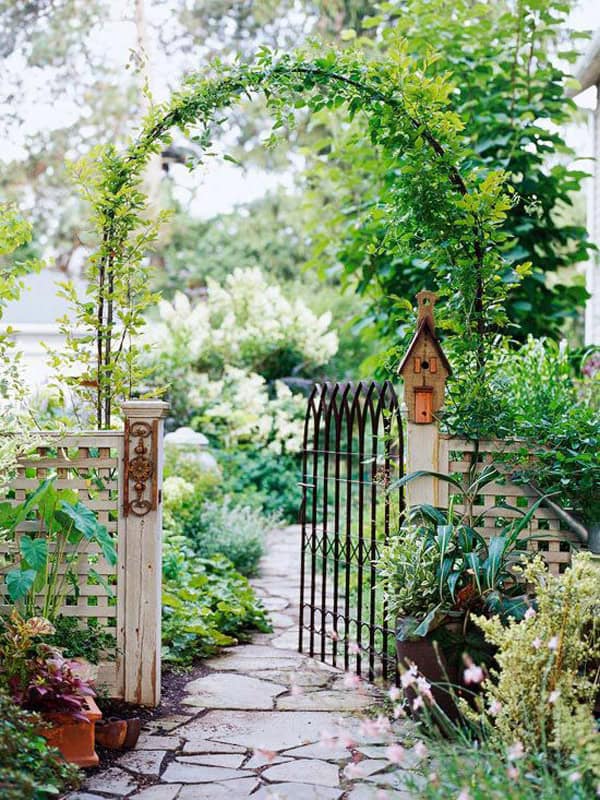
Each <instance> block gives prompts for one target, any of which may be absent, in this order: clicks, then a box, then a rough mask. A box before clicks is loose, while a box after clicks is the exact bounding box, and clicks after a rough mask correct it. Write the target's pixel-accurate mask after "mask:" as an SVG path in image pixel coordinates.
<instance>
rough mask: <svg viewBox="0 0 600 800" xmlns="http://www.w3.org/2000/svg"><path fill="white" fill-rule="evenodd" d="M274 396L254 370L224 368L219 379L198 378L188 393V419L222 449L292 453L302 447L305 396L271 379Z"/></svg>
mask: <svg viewBox="0 0 600 800" xmlns="http://www.w3.org/2000/svg"><path fill="white" fill-rule="evenodd" d="M274 393H275V394H274V397H270V395H269V390H268V386H267V382H266V381H265V379H264V378H263V377H262V376H260V375H257V374H256V373H248V372H245V371H244V370H242V369H238V368H236V367H229V366H228V367H225V370H224V373H223V376H222V378H221V379H220V380H214V381H211V380H209V379H208V378H206V377H205V376H203V377H201V378H200V380H199V381H198V382H197V384H196V386H195V388H194V389H193V390H192V391H191V392H190V396H189V402H190V405H191V407H192V408H193V409H194V416H193V423H194V425H195V426H196V427H197V428H199V429H201V430H202V432H203V433H205V434H206V435H207V436H209V437H211V438H213V440H215V441H216V442H217V443H219V444H221V446H224V447H225V448H232V447H237V446H239V445H240V444H250V443H252V444H253V446H260V447H266V448H267V449H268V450H269V451H270V452H272V453H276V454H281V453H297V452H298V451H299V450H300V448H301V446H302V421H303V418H304V406H305V401H304V399H303V398H302V397H299V396H297V395H293V394H292V392H291V391H290V389H289V388H288V387H287V386H286V385H285V384H284V383H282V382H281V381H276V382H275V386H274Z"/></svg>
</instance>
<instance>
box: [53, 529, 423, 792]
mask: <svg viewBox="0 0 600 800" xmlns="http://www.w3.org/2000/svg"><path fill="white" fill-rule="evenodd" d="M298 535H299V534H298V529H297V528H296V527H290V528H286V529H284V530H277V531H273V532H271V533H270V534H269V536H268V541H267V555H266V557H265V558H264V559H263V562H262V564H261V575H260V578H259V579H257V580H255V581H253V584H254V586H255V587H256V591H257V593H258V594H259V595H260V596H261V598H262V599H263V602H264V604H265V606H266V607H267V609H268V610H269V611H270V612H271V619H272V624H273V629H274V630H273V633H272V634H259V635H256V636H255V637H254V639H253V642H252V644H249V645H241V646H238V647H235V648H232V649H229V650H227V651H225V652H224V653H223V654H222V655H220V656H218V657H215V658H211V659H209V660H208V661H206V662H205V663H206V666H207V667H208V668H209V669H210V670H211V671H210V673H209V674H208V675H206V676H205V677H202V678H198V679H196V680H192V681H190V682H189V683H188V684H187V685H186V687H185V696H184V697H183V698H182V703H181V712H180V713H177V714H175V715H171V716H166V717H160V718H157V719H155V720H153V721H152V722H150V723H149V724H148V725H147V726H146V727H145V729H144V731H143V733H142V736H141V737H140V740H139V743H138V745H137V747H136V749H135V750H133V751H130V752H128V753H125V754H124V755H123V756H121V757H120V758H119V760H118V761H117V765H116V766H113V767H111V768H109V769H107V770H105V771H103V772H100V773H97V774H95V775H93V776H91V777H90V778H89V779H88V780H87V782H86V785H85V787H84V789H82V790H80V791H79V792H76V793H72V794H71V795H69V800H101V798H115V797H128V798H136V800H205V799H206V800H219V799H220V798H227V800H237V798H246V797H249V796H251V797H252V798H254V800H268V799H269V798H270V799H271V800H342V799H343V800H367V798H384V797H385V798H389V800H401V799H402V800H404V799H405V798H408V797H409V796H410V795H409V794H408V793H407V792H405V791H402V785H403V781H402V777H403V776H405V773H402V772H399V771H398V770H397V769H396V770H395V771H393V772H390V770H389V764H388V762H387V761H386V759H385V749H386V748H385V746H384V745H381V743H379V744H378V743H377V742H378V741H379V742H381V738H380V737H376V738H372V739H371V740H369V738H368V736H367V737H365V736H364V735H362V736H359V734H358V727H359V716H360V713H361V712H366V711H368V710H369V709H371V710H372V709H373V708H374V707H375V706H376V705H377V703H378V701H379V700H380V697H379V696H378V693H377V690H376V689H375V688H374V687H372V686H368V685H364V684H363V685H361V687H360V689H359V690H358V691H357V689H356V688H354V689H350V688H348V685H347V684H348V683H349V681H348V678H347V677H345V676H344V674H343V673H340V672H339V671H338V670H335V669H333V668H332V667H329V666H327V665H323V664H321V663H319V662H318V661H315V660H313V659H309V658H307V657H305V656H304V655H301V654H299V653H298V652H297V651H296V649H295V647H296V642H297V622H298V613H297V612H298V609H297V603H298V594H299V583H298V581H299V577H298V555H299V553H298V550H299V547H298ZM342 716H344V717H346V719H345V721H344V722H342V721H341V717H342ZM340 725H343V726H344V730H345V731H347V732H348V731H349V732H350V733H346V734H345V736H344V737H343V738H342V741H340V740H339V739H334V740H333V743H332V741H327V738H328V737H331V733H332V732H335V731H336V730H340V727H339V726H340ZM397 725H398V726H399V727H398V730H397V732H395V735H396V736H397V737H400V736H402V737H403V739H405V740H406V738H407V737H408V740H410V736H411V729H410V723H408V722H406V721H404V722H401V723H397ZM353 731H354V732H355V733H356V736H354V734H353ZM363 734H364V731H363ZM354 739H356V740H359V741H361V742H362V744H361V745H358V744H356V742H355V741H353V740H354ZM344 741H345V742H346V744H347V745H348V746H344V744H343V742H344ZM332 745H333V746H332ZM406 754H407V758H406V763H403V766H405V767H409V768H410V766H411V765H412V766H414V764H415V763H416V762H417V761H418V758H417V757H416V756H415V754H414V753H413V752H412V751H411V750H407V751H406Z"/></svg>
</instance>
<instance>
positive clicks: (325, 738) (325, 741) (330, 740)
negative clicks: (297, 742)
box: [320, 731, 339, 750]
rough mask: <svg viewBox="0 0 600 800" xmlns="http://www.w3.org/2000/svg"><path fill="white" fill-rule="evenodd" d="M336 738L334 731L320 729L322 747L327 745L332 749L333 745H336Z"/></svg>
mask: <svg viewBox="0 0 600 800" xmlns="http://www.w3.org/2000/svg"><path fill="white" fill-rule="evenodd" d="M338 739H339V737H338V735H337V733H335V732H332V731H321V740H320V743H321V745H322V746H323V747H328V748H330V749H332V750H333V748H334V747H337V744H338Z"/></svg>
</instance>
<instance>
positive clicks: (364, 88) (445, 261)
mask: <svg viewBox="0 0 600 800" xmlns="http://www.w3.org/2000/svg"><path fill="white" fill-rule="evenodd" d="M433 61H434V57H431V58H429V59H426V60H424V61H421V62H419V63H415V62H414V61H412V60H411V59H410V58H409V57H408V56H407V54H406V52H405V49H404V47H403V45H402V42H397V43H396V45H395V46H394V47H393V48H390V50H389V51H388V52H387V53H386V56H385V59H384V60H379V61H378V60H367V59H366V58H365V57H364V55H363V54H361V53H360V52H358V51H353V50H344V51H338V50H336V49H325V50H324V49H323V48H322V47H320V46H315V47H313V48H312V49H309V50H307V51H302V52H298V53H294V54H286V55H277V54H275V53H273V52H272V51H271V50H269V49H266V48H264V49H262V50H260V51H259V53H258V55H257V57H256V59H255V61H254V62H253V63H250V64H240V63H238V64H234V65H225V64H221V63H216V64H214V65H213V66H212V67H211V69H210V71H209V72H210V74H209V75H208V77H206V75H203V74H194V75H191V76H190V77H188V78H187V80H185V82H184V83H183V85H182V88H181V90H180V91H178V92H176V93H175V94H174V95H173V96H172V98H171V100H170V101H169V102H168V103H166V104H163V105H158V106H156V107H154V108H153V109H152V110H151V111H150V113H149V114H148V115H147V117H146V118H145V120H144V122H143V125H142V127H141V130H140V132H139V134H138V135H137V137H135V138H134V139H133V140H132V141H131V142H130V144H129V146H128V147H127V148H126V149H125V150H124V151H123V152H118V151H117V149H116V148H115V147H114V146H113V145H106V146H102V147H97V148H95V149H94V150H93V151H92V152H91V153H90V154H88V155H87V156H86V157H85V158H84V159H83V160H81V161H80V162H78V163H77V164H75V165H74V166H73V168H72V170H73V175H74V177H75V180H76V182H77V184H78V185H79V187H80V191H81V192H82V193H83V194H84V196H85V197H86V198H87V199H88V201H89V203H90V206H91V209H92V223H93V226H94V230H95V232H96V239H97V246H96V249H95V251H94V252H93V254H92V255H91V257H90V261H89V277H90V289H89V294H88V297H87V298H85V300H83V301H81V300H78V299H77V297H76V296H75V295H74V293H73V292H72V291H71V290H69V289H68V288H67V289H66V290H65V291H67V292H68V293H69V294H70V300H71V303H72V305H73V306H74V308H75V312H76V318H77V325H76V326H75V330H73V329H72V328H71V325H70V324H69V323H68V321H66V320H65V321H64V325H63V331H64V334H65V335H66V337H67V342H68V350H67V354H66V356H65V358H66V361H67V363H68V365H69V366H70V369H68V370H64V360H63V369H62V371H63V372H67V374H70V377H68V378H67V379H66V380H67V382H68V384H69V385H70V386H71V388H72V389H74V390H75V391H76V393H77V394H78V396H79V397H81V398H82V399H83V400H85V401H86V402H87V403H88V404H89V405H90V406H91V407H92V408H93V414H94V417H95V420H94V421H95V423H96V425H97V426H98V427H99V428H107V427H110V425H111V421H112V418H113V415H114V413H115V412H116V411H118V408H119V404H120V402H121V401H122V399H124V398H126V397H129V396H131V394H132V393H133V392H134V391H137V390H139V387H140V386H143V383H144V379H145V377H146V376H145V372H144V369H143V367H142V366H141V361H140V345H139V344H138V343H137V342H136V340H137V339H138V337H139V335H140V333H141V331H142V328H143V325H144V315H145V312H146V310H147V309H148V307H149V305H150V304H151V303H153V302H154V300H155V297H154V296H153V294H152V293H151V291H150V290H149V288H148V286H149V267H148V265H147V263H146V256H147V253H148V250H149V249H150V248H151V247H152V244H153V242H154V241H155V240H156V237H157V234H158V231H159V228H160V225H161V224H162V222H163V221H164V219H165V217H166V215H165V213H159V214H158V216H157V217H156V218H154V219H150V218H148V216H147V207H146V197H145V195H144V192H143V189H142V182H143V173H144V168H145V166H146V164H147V163H148V161H149V159H150V157H151V156H152V155H153V154H156V153H159V152H160V151H161V150H162V149H163V147H164V146H165V145H166V144H168V143H169V142H170V140H171V135H172V131H173V130H174V129H175V128H178V129H180V130H181V131H182V132H183V133H184V134H185V135H187V136H194V138H195V140H196V141H199V142H201V143H202V145H203V147H204V148H207V149H208V148H209V147H210V144H211V139H212V135H213V133H214V127H215V123H216V122H218V120H217V115H218V114H219V113H220V112H222V111H223V110H225V109H227V108H229V107H230V106H232V105H233V104H234V103H236V102H238V101H239V100H240V99H242V98H245V97H246V98H249V99H252V98H253V97H255V96H256V95H257V94H259V93H262V95H263V96H264V97H265V98H266V102H267V107H268V109H269V112H270V114H271V115H272V118H273V131H272V134H271V136H270V137H269V140H268V141H267V145H272V144H274V143H275V141H277V139H278V137H279V135H280V132H284V131H285V130H286V129H289V128H290V127H292V126H293V125H294V122H295V118H296V115H297V114H298V113H299V112H300V113H301V112H302V109H305V110H307V111H309V112H316V111H319V110H321V109H323V108H329V109H338V108H340V109H344V110H345V113H346V114H347V117H348V119H352V118H353V117H355V116H356V115H359V114H360V115H361V117H362V118H364V121H365V135H366V136H368V137H369V138H370V141H371V143H372V145H373V147H374V148H376V149H377V151H378V153H379V156H380V157H381V158H383V159H386V160H387V161H388V162H389V164H390V165H391V166H392V167H393V168H394V170H395V174H396V176H397V183H396V186H395V190H394V192H393V203H391V204H390V205H388V206H385V207H377V208H373V209H372V214H374V215H378V216H379V218H380V219H381V218H383V219H384V220H385V222H386V228H387V231H388V233H387V235H386V237H385V239H384V241H383V243H382V244H381V245H380V246H381V247H384V248H386V249H388V250H389V251H394V252H397V253H401V252H402V253H408V254H410V255H411V257H412V258H414V259H422V260H424V261H426V262H427V263H428V264H431V265H432V266H433V267H434V269H435V272H436V275H437V277H438V286H437V287H435V288H437V290H438V291H440V292H441V293H442V294H443V295H444V299H445V303H444V308H445V313H444V317H443V319H442V320H441V321H440V322H441V325H442V326H443V327H445V328H446V329H447V330H448V331H449V332H450V333H453V334H456V335H455V336H453V337H452V341H453V349H452V352H453V357H454V359H455V362H456V363H457V366H459V368H460V371H461V374H462V375H463V376H464V378H465V379H466V380H477V381H479V382H480V383H481V382H485V370H486V363H487V361H488V358H489V355H490V353H491V349H492V348H493V340H494V336H495V335H496V333H497V331H498V330H499V328H500V327H501V326H502V325H503V324H504V322H505V315H504V310H503V300H504V298H505V296H506V291H507V288H508V285H507V284H506V282H505V281H504V282H503V281H502V280H501V279H500V275H501V274H502V273H503V272H505V265H504V263H503V259H502V254H501V247H502V240H503V236H502V233H501V231H500V226H501V224H502V222H503V220H504V218H505V215H506V212H507V210H508V209H509V208H510V205H511V198H510V196H509V195H508V193H507V192H506V190H505V184H504V175H503V174H502V173H501V172H497V171H494V172H492V171H489V172H484V171H481V170H476V169H473V168H471V167H470V166H469V162H468V150H467V149H466V147H465V144H464V141H463V137H462V133H461V131H462V124H461V120H460V118H459V117H458V116H457V115H456V114H455V113H454V112H453V111H452V107H451V97H452V90H453V86H452V83H451V81H450V79H449V78H448V77H440V76H435V75H430V74H429V67H430V66H431V64H432V63H433ZM194 134H195V135H194ZM527 269H528V265H524V266H523V267H521V268H519V269H517V270H516V271H515V273H514V281H515V282H516V281H518V280H519V279H520V277H521V276H522V275H523V274H525V272H526V271H527ZM76 329H79V331H78V332H77V330H76ZM81 331H83V335H82V334H81ZM55 360H56V365H57V366H59V365H60V359H59V357H58V356H56V357H55Z"/></svg>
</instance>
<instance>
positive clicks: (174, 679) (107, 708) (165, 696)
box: [86, 662, 210, 775]
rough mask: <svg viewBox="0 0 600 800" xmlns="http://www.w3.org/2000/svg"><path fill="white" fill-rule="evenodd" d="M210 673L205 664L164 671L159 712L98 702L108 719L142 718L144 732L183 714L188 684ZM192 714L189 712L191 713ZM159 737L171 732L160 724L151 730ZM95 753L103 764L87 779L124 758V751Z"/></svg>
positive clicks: (101, 700) (127, 704) (157, 709)
mask: <svg viewBox="0 0 600 800" xmlns="http://www.w3.org/2000/svg"><path fill="white" fill-rule="evenodd" d="M209 672H210V670H209V669H207V668H206V667H205V666H204V664H203V663H202V662H199V663H198V664H196V665H194V666H193V667H192V668H191V669H190V670H187V671H185V672H174V671H172V670H166V671H163V675H162V681H161V695H162V696H161V701H160V706H158V708H149V707H148V706H136V705H133V704H132V703H125V702H124V701H123V700H106V699H102V698H99V699H98V701H97V702H98V706H99V707H100V710H101V711H102V714H103V716H104V717H105V718H107V717H117V718H118V719H131V718H132V717H139V718H140V719H141V720H142V730H143V728H144V726H145V725H146V724H147V723H148V722H151V721H152V722H155V723H160V719H161V717H170V716H173V715H174V714H180V713H182V706H181V700H182V698H183V689H184V687H185V685H186V684H187V683H189V682H190V681H192V680H195V679H196V678H202V677H204V675H208V673H209ZM183 708H185V707H183ZM188 710H189V709H188ZM152 732H153V733H155V734H156V735H157V736H161V735H165V734H166V733H168V731H165V730H163V729H161V727H160V724H158V725H156V726H155V727H153V730H152ZM96 752H97V753H98V757H99V758H100V763H99V764H98V766H97V767H94V768H93V769H89V770H86V775H94V774H95V773H96V772H100V771H101V770H104V769H106V768H107V767H111V766H112V765H113V764H114V762H115V761H116V760H117V759H118V758H119V757H120V756H121V755H123V750H107V749H106V748H104V747H97V748H96Z"/></svg>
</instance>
